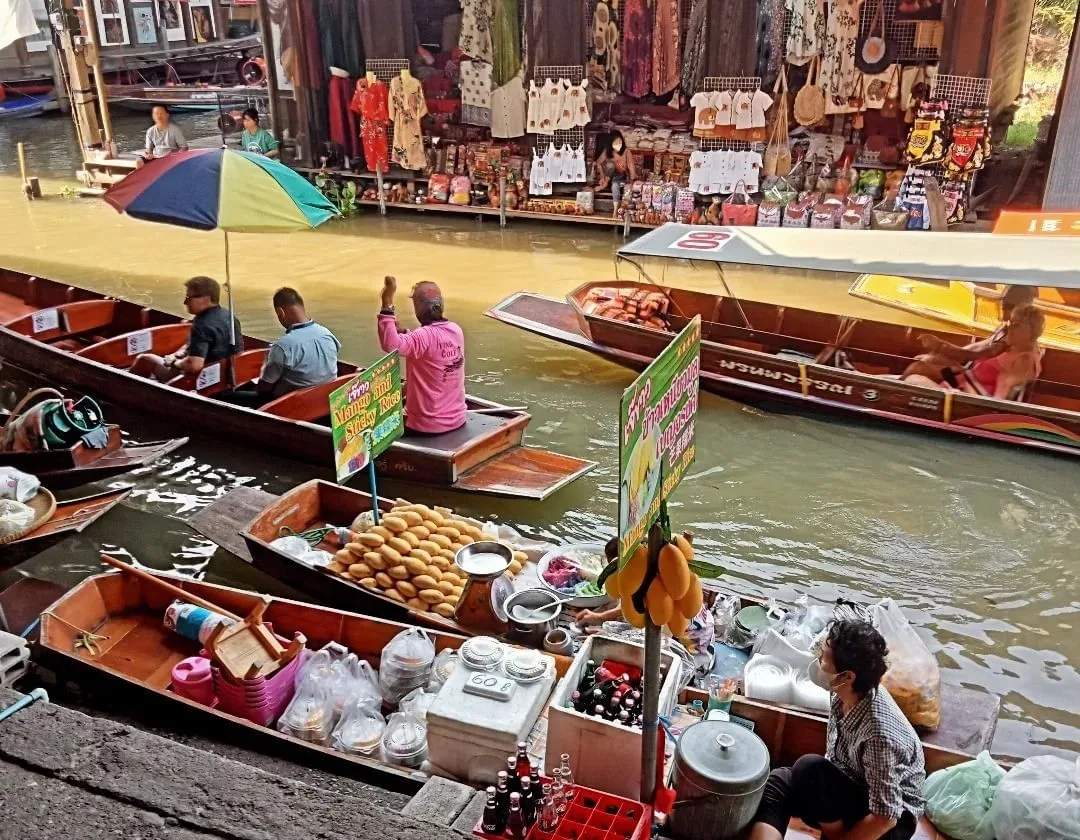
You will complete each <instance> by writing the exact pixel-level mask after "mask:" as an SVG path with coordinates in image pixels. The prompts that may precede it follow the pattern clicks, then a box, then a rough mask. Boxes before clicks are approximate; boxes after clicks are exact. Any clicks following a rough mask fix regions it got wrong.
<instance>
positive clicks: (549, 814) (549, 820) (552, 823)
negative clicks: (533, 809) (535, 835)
mask: <svg viewBox="0 0 1080 840" xmlns="http://www.w3.org/2000/svg"><path fill="white" fill-rule="evenodd" d="M536 824H537V825H538V826H540V830H541V831H546V832H547V833H549V834H550V833H551V832H553V831H555V828H556V827H557V826H558V825H559V813H558V811H556V809H555V799H554V796H553V795H552V793H551V785H544V796H543V799H542V800H541V802H540V815H539V816H538V817H537V819H536Z"/></svg>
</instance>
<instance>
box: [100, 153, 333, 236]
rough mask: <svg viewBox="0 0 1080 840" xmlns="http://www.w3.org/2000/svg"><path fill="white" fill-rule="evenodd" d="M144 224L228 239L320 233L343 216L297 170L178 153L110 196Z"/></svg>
mask: <svg viewBox="0 0 1080 840" xmlns="http://www.w3.org/2000/svg"><path fill="white" fill-rule="evenodd" d="M105 200H106V201H107V202H108V203H109V204H111V205H112V206H113V207H115V208H116V209H117V210H119V211H120V212H121V213H127V214H128V215H129V216H133V217H134V218H136V219H144V220H146V221H148V222H163V223H164V224H167V225H178V226H179V227H188V228H196V229H198V230H223V231H225V232H226V233H278V232H286V231H291V230H304V229H306V228H315V227H318V226H319V225H321V224H322V223H323V222H325V221H328V220H329V219H331V218H333V217H334V216H336V215H338V211H337V210H336V209H335V207H334V205H333V204H331V203H330V202H329V201H328V200H327V199H326V197H325V196H324V195H323V194H322V193H321V192H319V191H318V190H317V189H315V187H313V186H312V185H311V184H309V183H308V182H307V181H306V180H305V179H304V178H303V177H301V176H300V175H298V174H296V173H295V172H293V171H292V170H291V169H289V167H287V166H285V165H284V164H282V163H278V162H277V161H276V160H272V159H271V158H267V157H263V156H262V155H256V154H252V153H250V152H240V151H233V150H232V149H194V150H192V151H190V152H173V153H172V154H171V155H168V156H167V157H163V158H160V159H158V160H153V161H150V163H148V164H147V165H146V166H144V167H143V168H142V169H137V170H136V171H135V172H133V173H132V174H130V175H128V176H127V177H126V178H124V180H123V181H120V182H119V183H118V184H115V185H114V186H112V187H110V188H109V190H108V191H107V192H106V193H105Z"/></svg>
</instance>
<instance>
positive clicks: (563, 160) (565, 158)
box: [544, 143, 570, 184]
mask: <svg viewBox="0 0 1080 840" xmlns="http://www.w3.org/2000/svg"><path fill="white" fill-rule="evenodd" d="M544 157H545V158H546V159H547V162H548V163H547V166H548V177H549V178H550V179H551V182H552V183H553V184H561V183H563V182H565V181H567V180H568V179H567V177H566V169H567V167H566V164H567V163H569V158H570V147H569V146H566V145H563V146H560V147H559V148H555V144H554V143H549V144H548V150H547V154H546V155H544Z"/></svg>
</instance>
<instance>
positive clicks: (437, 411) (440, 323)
mask: <svg viewBox="0 0 1080 840" xmlns="http://www.w3.org/2000/svg"><path fill="white" fill-rule="evenodd" d="M396 293H397V280H395V279H394V278H393V277H387V278H386V280H385V282H384V284H383V291H382V310H381V311H380V312H379V343H380V344H381V345H382V349H383V350H385V351H386V352H387V353H389V352H390V351H391V350H397V351H398V352H399V353H400V354H401V357H402V358H403V359H405V360H406V362H405V429H406V430H407V431H409V432H412V433H413V434H420V435H439V434H442V433H443V432H452V431H453V430H454V429H460V428H461V427H462V426H464V425H465V337H464V336H463V335H462V333H461V327H459V326H458V325H457V324H455V323H452V322H451V321H447V320H446V318H444V317H443V298H442V292H440V291H439V287H438V286H436V285H435V284H434V283H417V284H416V285H415V286H413V290H412V303H413V310H414V311H415V313H416V320H418V321H419V322H420V327H419V329H415V330H411V331H406V330H403V329H401V327H399V326H398V322H397V315H396V313H395V311H394V295H395V294H396Z"/></svg>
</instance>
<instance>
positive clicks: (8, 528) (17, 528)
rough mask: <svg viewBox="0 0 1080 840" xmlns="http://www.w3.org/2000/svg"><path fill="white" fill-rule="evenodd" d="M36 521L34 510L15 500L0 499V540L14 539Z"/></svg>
mask: <svg viewBox="0 0 1080 840" xmlns="http://www.w3.org/2000/svg"><path fill="white" fill-rule="evenodd" d="M33 521H34V509H33V508H32V507H30V506H29V505H24V504H23V503H22V502H17V501H15V500H14V499H0V539H3V538H4V537H13V536H15V535H16V534H20V533H22V532H23V531H25V530H26V529H27V527H28V526H29V525H30V523H31V522H33Z"/></svg>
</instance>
